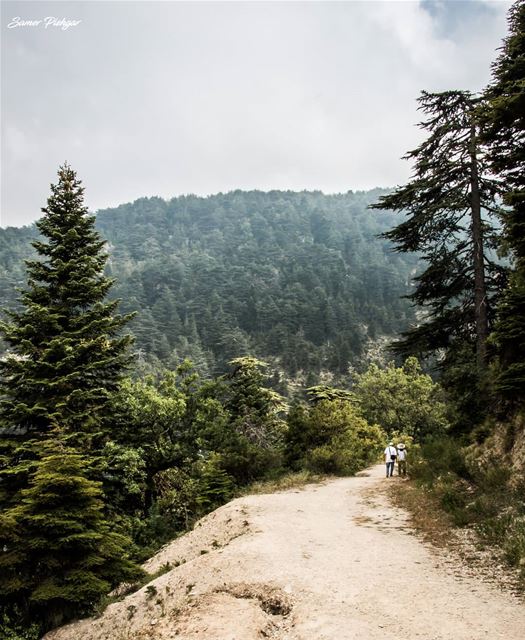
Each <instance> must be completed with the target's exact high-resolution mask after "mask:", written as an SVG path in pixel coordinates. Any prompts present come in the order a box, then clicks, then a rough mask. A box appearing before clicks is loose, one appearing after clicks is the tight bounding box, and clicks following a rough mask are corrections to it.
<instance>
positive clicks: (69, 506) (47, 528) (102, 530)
mask: <svg viewBox="0 0 525 640" xmlns="http://www.w3.org/2000/svg"><path fill="white" fill-rule="evenodd" d="M61 440H62V439H61V437H60V434H59V433H58V432H57V431H55V432H54V437H53V438H51V439H49V440H48V441H47V442H46V443H45V444H44V445H43V447H42V457H41V459H40V461H39V463H38V465H36V469H35V471H34V472H33V473H32V474H31V476H30V480H29V485H28V486H27V488H25V489H23V490H22V491H21V492H20V500H19V502H18V504H17V505H15V506H13V507H11V508H10V509H7V510H6V511H4V513H3V514H2V515H1V516H0V531H1V533H0V545H1V546H2V548H3V552H2V553H1V554H0V596H1V601H2V608H3V609H4V611H5V612H7V614H8V615H9V613H10V611H11V610H13V611H16V612H17V613H18V617H19V619H21V620H22V621H24V620H25V621H28V622H29V621H31V622H34V621H38V622H39V623H40V625H41V630H42V631H46V630H48V629H50V628H53V627H55V626H57V625H60V624H62V623H63V622H65V621H67V620H70V619H72V618H74V617H79V616H83V615H87V614H89V613H90V612H92V610H93V607H94V606H95V605H96V603H97V602H98V600H99V599H100V597H101V596H103V595H105V594H106V593H107V592H108V591H109V590H110V589H111V588H112V587H114V586H115V585H116V584H117V583H118V582H119V581H124V580H128V581H129V580H134V579H136V578H138V577H139V576H140V575H141V574H142V572H141V570H140V569H138V568H137V567H136V566H135V565H133V563H132V562H131V561H130V560H129V559H128V556H127V552H126V549H129V546H130V541H129V540H128V539H127V538H126V537H125V536H123V535H120V534H119V533H116V532H114V531H111V528H110V525H109V523H108V522H107V521H106V520H105V517H104V503H103V493H102V489H101V485H100V483H98V482H95V481H93V480H91V479H89V477H88V468H89V460H88V459H86V457H85V456H83V455H82V454H80V453H78V452H77V451H76V450H75V449H73V448H71V447H69V446H67V444H64V443H63V442H62V441H61Z"/></svg>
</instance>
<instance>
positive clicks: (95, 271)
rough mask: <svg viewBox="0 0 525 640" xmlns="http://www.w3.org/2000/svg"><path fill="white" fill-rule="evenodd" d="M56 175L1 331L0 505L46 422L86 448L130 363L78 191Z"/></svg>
mask: <svg viewBox="0 0 525 640" xmlns="http://www.w3.org/2000/svg"><path fill="white" fill-rule="evenodd" d="M58 177H59V179H58V183H57V184H56V185H51V196H50V197H49V199H48V202H47V207H46V208H44V209H42V211H43V213H44V216H43V217H42V218H41V219H40V220H39V221H38V222H37V227H38V229H39V231H40V233H41V234H42V239H39V240H36V241H35V242H33V246H34V247H35V249H36V252H37V254H38V259H36V260H31V261H27V274H28V281H27V288H26V289H25V290H24V291H23V292H22V294H21V310H19V311H11V312H9V314H8V315H9V321H8V322H4V323H2V324H1V325H0V329H1V333H2V335H3V337H4V339H5V341H6V342H7V344H8V346H9V348H10V350H9V352H8V353H7V355H6V356H4V357H3V358H2V360H1V361H0V376H1V379H0V386H1V396H0V397H1V399H0V454H1V455H0V478H1V479H2V481H1V482H0V504H1V503H2V502H4V501H8V502H9V501H10V500H13V499H14V497H15V495H16V490H17V489H18V488H20V487H21V486H23V477H24V475H25V474H27V471H28V467H27V465H28V464H30V462H28V461H30V460H31V459H32V458H35V457H38V454H37V452H38V443H39V442H40V441H42V440H43V439H46V438H47V437H48V436H49V433H50V430H51V428H52V426H53V425H55V424H58V425H60V427H61V429H63V431H64V434H65V437H67V438H68V439H69V440H70V441H71V442H72V443H76V444H77V445H80V444H82V446H85V447H87V448H88V449H89V447H90V446H91V445H92V442H93V438H94V437H95V436H96V434H97V433H98V432H99V431H100V428H101V422H102V418H103V413H104V408H105V406H106V404H107V402H108V397H109V395H110V394H111V392H112V391H113V390H114V389H116V388H117V386H118V384H119V381H120V379H121V375H122V372H123V370H124V368H125V367H126V365H127V363H128V361H129V358H130V356H129V352H128V345H129V343H130V340H131V338H130V336H128V335H121V334H120V331H121V328H122V327H123V325H124V324H125V322H126V321H127V319H128V318H129V316H127V317H123V316H121V315H119V314H118V313H116V309H117V306H118V301H111V302H108V301H106V300H105V297H106V294H107V293H108V290H109V289H110V287H111V284H112V281H111V280H110V279H109V278H107V277H105V276H104V273H103V269H104V265H105V263H106V259H107V255H106V253H105V252H104V241H103V240H102V239H101V238H100V237H99V235H98V233H97V232H96V230H95V229H94V217H93V216H90V215H88V212H87V208H86V207H85V205H84V202H83V192H84V190H83V188H82V186H81V183H80V181H79V180H78V179H77V177H76V174H75V172H74V171H73V170H72V169H71V167H69V166H68V165H67V164H66V165H64V166H63V167H60V169H59V171H58ZM24 460H25V461H26V463H24ZM15 462H16V464H15Z"/></svg>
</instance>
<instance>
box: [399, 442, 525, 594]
mask: <svg viewBox="0 0 525 640" xmlns="http://www.w3.org/2000/svg"><path fill="white" fill-rule="evenodd" d="M411 477H412V479H413V482H412V483H408V484H407V485H406V486H405V487H404V489H406V490H405V491H403V492H397V499H398V500H400V499H401V500H402V501H403V506H405V507H406V508H408V509H409V511H410V512H411V513H412V514H413V517H414V524H415V525H416V526H417V527H418V528H420V529H421V530H422V531H423V532H425V531H426V533H427V535H429V536H430V537H431V538H432V537H433V538H434V541H435V540H436V539H439V538H440V536H441V535H442V534H443V531H445V532H446V529H447V527H448V526H456V527H469V528H472V529H474V530H475V531H476V532H477V534H478V538H479V540H480V542H481V544H484V545H489V546H492V547H496V548H498V549H500V550H501V551H502V554H503V559H504V560H505V561H506V562H507V563H508V564H509V565H510V566H512V567H515V568H516V569H518V570H519V573H520V578H521V586H522V588H525V479H523V478H522V479H521V480H519V481H517V480H516V478H512V477H511V472H510V470H509V468H508V467H506V466H504V465H503V464H502V463H501V462H499V460H497V459H495V458H493V457H490V456H489V455H485V456H483V455H480V454H479V453H475V450H474V449H470V448H469V447H462V446H461V445H460V444H459V443H457V442H456V441H454V440H452V439H440V440H435V441H433V442H429V443H427V444H424V445H423V446H422V448H421V452H420V455H419V456H418V458H417V459H416V460H413V461H412V464H411ZM401 493H403V494H404V495H401ZM440 512H441V514H440ZM425 520H426V522H425Z"/></svg>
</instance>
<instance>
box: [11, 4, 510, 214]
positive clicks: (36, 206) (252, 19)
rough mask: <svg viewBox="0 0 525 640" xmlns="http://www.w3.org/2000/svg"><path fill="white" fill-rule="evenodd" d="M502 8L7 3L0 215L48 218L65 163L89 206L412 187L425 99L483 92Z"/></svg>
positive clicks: (501, 31)
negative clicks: (408, 157) (421, 97)
mask: <svg viewBox="0 0 525 640" xmlns="http://www.w3.org/2000/svg"><path fill="white" fill-rule="evenodd" d="M509 6H510V3H509V2H506V1H504V0H501V1H487V0H445V1H443V0H424V1H418V0H408V1H392V0H385V1H377V2H376V1H372V0H366V1H361V2H356V1H351V2H258V3H252V2H229V3H224V2H153V1H147V0H144V1H142V2H129V1H120V2H119V1H114V2H113V1H93V0H92V1H90V2H70V1H63V2H47V1H45V0H41V1H39V2H23V1H18V2H9V1H2V3H1V7H2V16H1V22H2V24H1V28H2V33H1V40H2V60H1V64H2V87H1V88H2V94H1V107H2V111H1V129H2V140H1V160H2V168H1V179H2V181H1V210H2V217H1V224H2V226H8V225H12V226H21V225H23V224H28V223H30V222H32V221H33V220H35V219H37V218H38V217H40V215H41V214H40V207H42V206H44V204H45V201H46V198H47V195H48V193H49V183H50V182H52V181H55V176H56V170H57V168H58V166H59V165H60V164H61V163H62V162H63V161H64V160H67V161H68V162H69V163H70V164H71V165H72V166H73V168H74V169H76V171H77V172H78V174H79V177H80V178H81V179H82V180H83V182H84V186H85V187H86V200H87V204H88V205H89V207H90V208H91V209H93V210H96V209H98V208H103V207H108V206H114V205H118V204H120V203H123V202H128V201H131V200H134V199H136V198H138V197H141V196H151V195H160V196H163V197H166V198H169V197H172V196H175V195H179V194H184V193H196V194H211V193H216V192H219V191H223V192H224V191H229V190H232V189H238V188H240V189H253V188H257V189H264V190H267V189H294V190H299V189H321V190H323V191H325V192H327V193H333V192H341V191H342V192H346V191H348V190H349V189H352V190H356V189H368V188H372V187H374V186H393V185H395V184H400V183H403V182H404V181H405V180H406V179H407V178H408V176H409V173H410V166H409V165H408V163H407V162H405V161H403V160H400V157H401V156H402V155H403V154H404V153H405V152H406V151H408V150H409V149H411V148H413V147H414V146H415V145H417V143H418V141H419V140H420V139H421V138H420V136H421V132H420V131H419V130H418V129H417V128H416V127H415V126H414V125H415V123H416V122H417V121H418V119H419V116H418V113H417V112H416V102H415V100H416V98H417V96H418V94H419V92H420V91H421V90H422V89H426V90H428V91H442V90H445V89H470V90H473V91H478V90H480V89H482V88H483V87H484V86H485V85H486V83H487V82H488V81H489V79H490V63H491V62H492V61H493V60H494V58H495V55H496V54H495V49H496V48H497V47H499V46H500V44H501V40H502V38H503V37H504V36H505V33H506V12H507V10H508V7H509ZM16 18H19V19H20V20H31V21H39V20H40V21H41V22H40V23H37V24H35V25H34V26H22V25H21V23H20V22H19V21H17V20H16ZM46 18H56V19H61V18H64V19H66V20H69V21H80V22H79V23H78V24H76V25H75V24H73V25H71V26H69V28H63V27H61V26H59V25H57V24H50V22H51V21H48V23H47V26H46V20H45V19H46ZM66 24H67V23H66Z"/></svg>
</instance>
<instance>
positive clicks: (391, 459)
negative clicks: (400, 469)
mask: <svg viewBox="0 0 525 640" xmlns="http://www.w3.org/2000/svg"><path fill="white" fill-rule="evenodd" d="M396 458H397V449H396V448H395V447H394V443H393V442H389V443H388V447H387V448H386V449H385V462H386V477H387V478H391V477H392V476H393V475H394V465H395V463H396Z"/></svg>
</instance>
